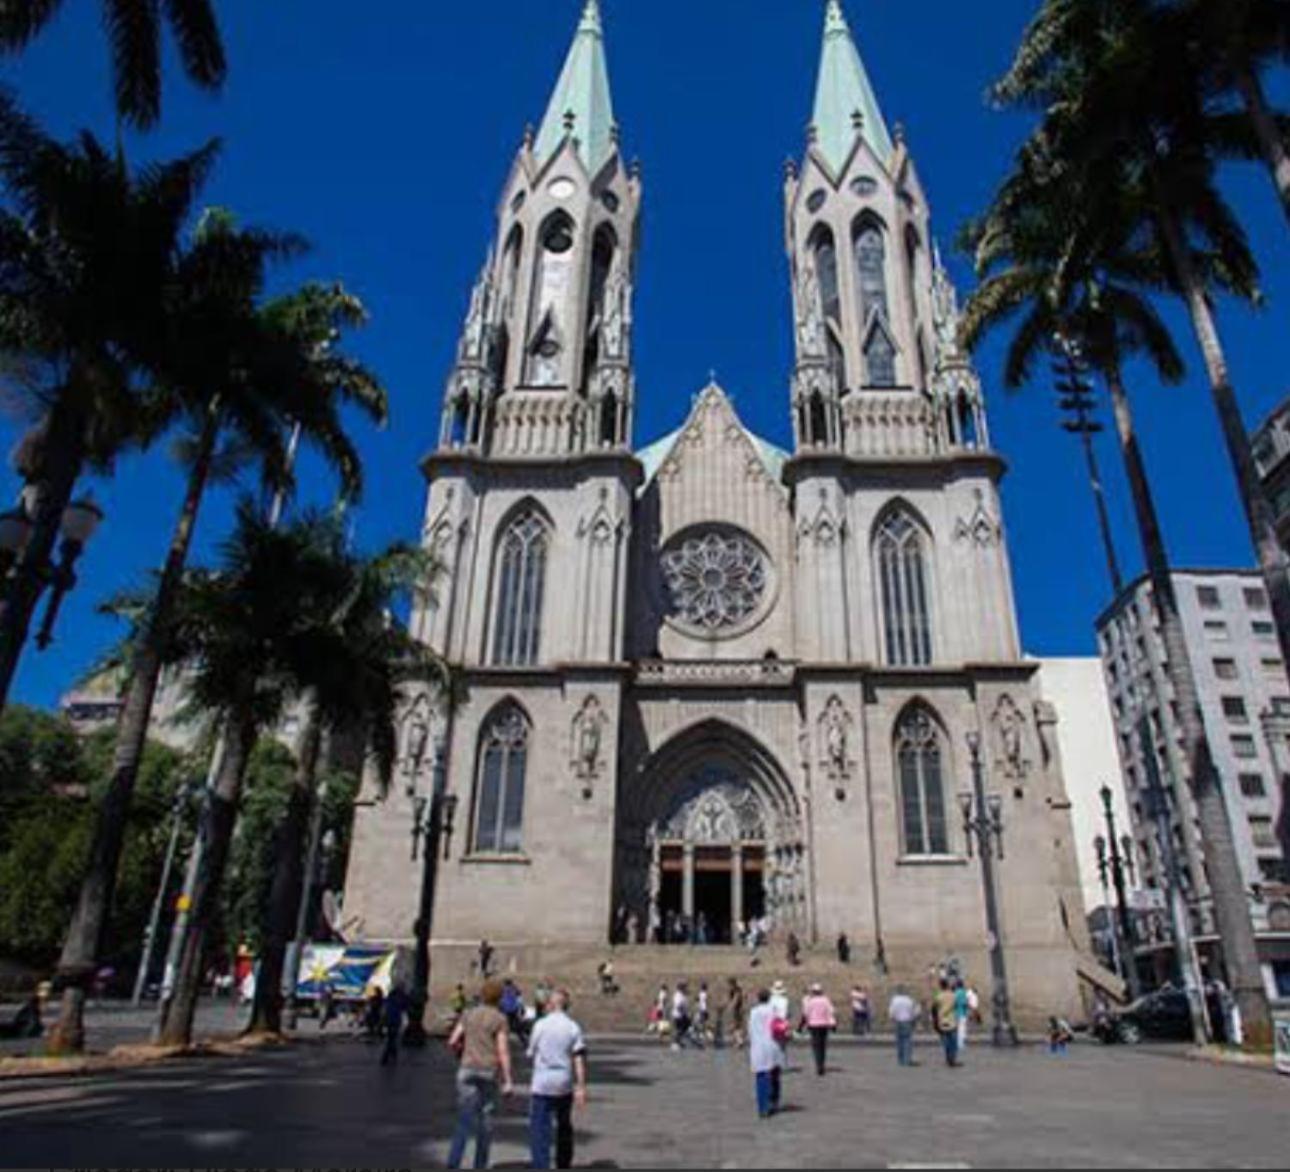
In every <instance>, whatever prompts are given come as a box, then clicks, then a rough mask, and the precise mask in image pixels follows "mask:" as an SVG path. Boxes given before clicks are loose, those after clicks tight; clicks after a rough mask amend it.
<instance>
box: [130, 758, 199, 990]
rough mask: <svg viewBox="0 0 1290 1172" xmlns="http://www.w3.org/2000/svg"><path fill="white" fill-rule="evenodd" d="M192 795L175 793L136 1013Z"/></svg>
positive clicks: (137, 984) (185, 790) (187, 788)
mask: <svg viewBox="0 0 1290 1172" xmlns="http://www.w3.org/2000/svg"><path fill="white" fill-rule="evenodd" d="M191 794H192V786H191V785H190V784H189V783H188V782H184V784H183V785H181V786H180V787H179V789H178V791H177V792H176V793H175V801H174V806H173V808H172V810H171V819H170V841H169V842H168V843H167V844H166V860H165V862H164V863H163V864H162V866H161V882H160V883H158V884H157V894H156V897H155V898H154V899H153V901H152V912H151V914H150V915H149V916H148V927H147V929H146V930H145V932H144V936H143V956H142V957H140V959H139V971H138V972H137V973H136V974H135V977H134V995H133V996H132V997H131V998H130V1004H131V1005H133V1006H134V1007H135V1008H136V1009H138V1007H139V1003H140V1002H141V1001H142V1000H143V991H144V989H145V988H146V987H147V983H148V970H149V969H151V968H152V954H153V951H154V949H155V948H156V946H157V929H158V928H160V927H161V910H162V908H163V907H164V906H165V903H166V892H167V891H168V890H169V889H170V872H171V870H172V869H173V867H174V865H175V851H176V850H177V849H178V847H179V832H180V831H181V830H182V829H183V825H184V814H185V813H186V812H187V809H188V799H189V797H190V796H191Z"/></svg>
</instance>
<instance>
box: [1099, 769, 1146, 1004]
mask: <svg viewBox="0 0 1290 1172" xmlns="http://www.w3.org/2000/svg"><path fill="white" fill-rule="evenodd" d="M1101 797H1102V814H1103V816H1104V817H1105V818H1106V834H1107V838H1106V840H1104V842H1106V841H1109V844H1110V869H1111V881H1112V883H1114V884H1115V902H1116V921H1115V922H1116V925H1117V928H1116V932H1115V935H1116V936H1117V937H1118V938H1119V940H1120V955H1121V957H1122V959H1123V963H1124V979H1125V981H1126V982H1127V984H1128V986H1129V996H1130V997H1132V998H1133V1000H1135V1001H1136V1000H1137V999H1138V997H1139V996H1140V995H1141V992H1142V988H1141V982H1140V981H1139V980H1138V963H1137V955H1136V953H1135V951H1134V941H1135V935H1134V931H1133V921H1132V920H1131V919H1130V917H1129V898H1128V893H1127V891H1126V890H1125V884H1124V872H1125V870H1126V866H1127V867H1132V866H1133V857H1132V855H1130V856H1129V858H1128V861H1127V864H1126V860H1125V856H1124V855H1123V854H1121V849H1120V848H1121V842H1120V839H1119V838H1117V837H1116V833H1115V805H1114V803H1115V793H1114V791H1113V790H1112V789H1111V787H1110V786H1109V785H1104V786H1103V787H1102V790H1101Z"/></svg>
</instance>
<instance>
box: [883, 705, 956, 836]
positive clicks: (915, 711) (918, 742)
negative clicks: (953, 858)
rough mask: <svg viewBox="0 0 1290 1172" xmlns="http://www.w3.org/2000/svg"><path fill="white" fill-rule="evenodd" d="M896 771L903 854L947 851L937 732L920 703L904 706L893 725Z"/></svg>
mask: <svg viewBox="0 0 1290 1172" xmlns="http://www.w3.org/2000/svg"><path fill="white" fill-rule="evenodd" d="M896 772H897V778H898V784H899V786H900V809H901V825H902V829H903V832H904V848H905V854H907V855H944V854H948V853H949V834H948V830H947V825H946V821H945V778H944V754H943V752H942V749H941V735H940V730H939V728H938V727H937V724H936V721H935V720H934V719H933V718H932V715H931V713H930V712H928V711H927V709H926V708H923V707H922V706H921V705H918V706H915V707H913V708H910V709H909V710H907V711H906V713H905V715H904V716H902V717H901V719H900V723H899V724H898V725H897V726H896Z"/></svg>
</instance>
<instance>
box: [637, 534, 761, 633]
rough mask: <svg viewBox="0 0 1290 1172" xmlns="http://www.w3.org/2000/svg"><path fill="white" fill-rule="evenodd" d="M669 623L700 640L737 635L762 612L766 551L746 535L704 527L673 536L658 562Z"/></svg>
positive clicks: (750, 624) (759, 616) (758, 617)
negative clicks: (668, 608)
mask: <svg viewBox="0 0 1290 1172" xmlns="http://www.w3.org/2000/svg"><path fill="white" fill-rule="evenodd" d="M660 568H661V570H662V575H663V582H664V584H665V586H666V588H667V595H668V602H669V605H670V613H669V616H668V617H669V619H670V620H671V621H672V622H673V623H674V624H675V625H676V626H678V627H680V628H682V629H683V630H685V631H687V632H689V633H691V634H696V635H701V636H703V637H704V638H709V639H711V638H722V637H730V636H733V635H737V634H740V633H741V632H742V631H745V630H747V629H748V628H749V627H751V626H752V625H754V624H755V623H756V622H757V620H758V619H760V618H761V617H762V615H763V614H764V613H765V612H766V609H767V606H768V603H769V601H770V599H771V596H772V590H771V580H772V571H771V564H770V559H769V558H768V557H767V556H766V553H765V551H764V550H763V549H762V548H761V546H760V545H758V544H757V542H755V541H754V540H753V539H752V538H751V537H749V536H748V535H747V534H746V533H743V532H741V531H739V530H737V529H731V528H728V527H726V526H717V525H702V526H696V527H695V528H692V529H687V530H685V531H684V532H682V533H681V534H679V535H678V536H677V537H675V538H673V539H672V541H670V542H669V543H668V544H667V546H666V547H665V548H664V550H663V554H662V557H661V559H660Z"/></svg>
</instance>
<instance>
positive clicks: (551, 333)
mask: <svg viewBox="0 0 1290 1172" xmlns="http://www.w3.org/2000/svg"><path fill="white" fill-rule="evenodd" d="M539 244H540V247H539V249H538V258H537V267H536V269H535V272H534V275H533V309H532V313H531V316H530V325H529V342H528V364H527V381H528V383H529V385H530V386H534V387H553V386H558V385H559V383H560V380H561V378H562V377H563V370H562V362H563V356H564V349H565V344H566V339H567V335H568V322H567V320H566V313H567V310H568V300H569V289H570V286H571V282H572V280H573V273H574V261H575V257H576V252H575V250H574V247H573V244H574V224H573V221H572V220H570V219H569V217H568V216H566V215H565V214H564V213H563V212H557V213H556V214H555V215H553V216H552V217H551V218H550V220H548V221H547V223H546V226H545V227H544V228H543V229H542V236H541V239H540V241H539Z"/></svg>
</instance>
